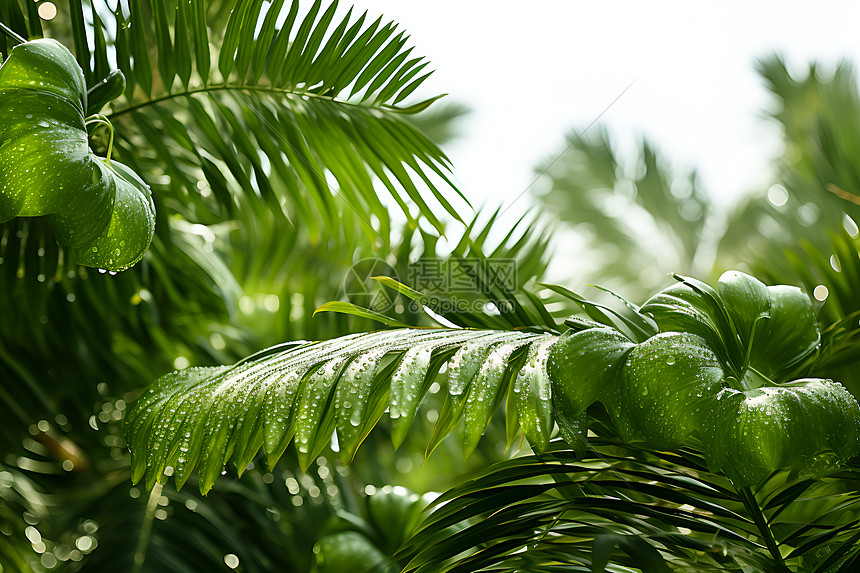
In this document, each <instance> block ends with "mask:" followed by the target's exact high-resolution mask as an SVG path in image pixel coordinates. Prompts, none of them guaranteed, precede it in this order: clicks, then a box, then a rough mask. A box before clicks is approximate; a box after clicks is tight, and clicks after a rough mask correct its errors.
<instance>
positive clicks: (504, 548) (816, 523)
mask: <svg viewBox="0 0 860 573" xmlns="http://www.w3.org/2000/svg"><path fill="white" fill-rule="evenodd" d="M595 415H596V417H598V418H601V417H604V418H605V413H603V414H602V415H601V414H600V413H599V412H595ZM592 429H593V431H595V432H597V433H598V436H597V437H592V438H590V439H589V447H588V450H587V451H586V452H584V453H582V454H576V453H574V452H571V451H569V450H566V449H565V448H564V445H563V444H561V443H558V444H556V443H554V444H553V445H551V446H550V448H549V449H548V451H546V452H545V453H543V454H540V455H536V456H523V457H518V458H514V459H510V460H505V461H502V462H499V463H497V464H496V465H494V466H493V467H492V468H490V469H489V470H488V471H487V472H486V473H485V474H483V475H481V476H479V477H477V478H475V479H472V480H469V481H467V482H464V483H463V484H461V485H458V486H456V487H455V488H453V489H451V490H450V491H448V492H446V493H445V494H443V495H442V496H441V497H439V498H438V499H437V500H436V501H435V502H434V503H433V504H431V507H430V510H431V511H430V512H428V513H427V514H426V516H425V519H424V521H423V523H422V524H421V526H420V529H419V530H418V531H417V532H416V533H415V535H414V536H413V537H412V538H411V539H408V540H407V541H406V543H405V544H404V546H403V547H402V548H401V549H400V551H399V552H398V557H400V558H401V559H402V560H408V561H409V564H408V565H407V567H406V568H405V569H404V570H407V571H416V572H420V571H433V572H439V571H446V572H447V571H467V570H468V571H510V570H527V571H537V572H544V571H546V572H550V571H561V570H564V571H579V570H581V571H604V570H607V571H629V570H631V569H632V570H636V571H640V570H641V571H648V572H650V571H675V570H680V571H736V572H741V571H747V570H750V568H752V569H754V570H756V571H785V570H786V569H784V568H781V567H782V566H781V565H780V563H779V562H778V561H775V560H774V559H773V556H772V555H770V554H769V553H768V550H767V548H766V547H765V545H766V544H765V542H764V538H765V536H768V535H773V536H774V537H775V539H776V543H778V544H779V546H780V547H781V549H782V551H783V553H784V554H785V555H788V559H787V564H788V565H790V566H791V567H795V566H797V564H799V563H801V562H802V563H803V564H804V567H806V568H805V569H797V570H804V571H810V572H812V571H815V572H823V571H828V570H833V571H837V570H838V571H850V570H851V569H850V566H851V565H850V562H851V561H852V560H855V559H857V556H858V554H860V547H858V546H856V545H855V544H854V540H855V539H856V536H857V535H858V531H860V530H858V523H857V522H856V521H855V520H854V517H853V516H854V515H856V511H857V508H858V503H860V498H858V497H857V495H856V493H846V492H847V491H848V490H852V489H853V486H852V485H851V480H853V479H856V474H857V472H856V469H854V468H852V469H848V470H845V471H843V472H840V473H837V474H833V475H831V476H828V477H825V478H823V479H820V480H797V479H791V478H790V477H789V476H787V475H785V474H776V475H775V476H774V477H772V478H771V479H770V480H768V481H767V482H765V483H764V484H762V485H761V487H760V488H759V489H758V491H757V492H756V493H755V495H753V496H752V497H747V498H746V499H745V496H744V495H743V494H742V492H739V491H737V490H735V489H734V488H733V486H732V485H731V483H730V482H729V481H728V480H727V479H726V478H725V477H723V476H720V475H717V474H714V473H712V472H710V471H708V470H707V468H706V467H704V466H703V465H702V464H701V463H698V462H701V461H702V458H701V452H699V451H697V450H695V449H692V448H689V449H685V450H684V451H683V452H680V455H676V454H666V453H659V452H649V451H647V450H644V449H640V448H638V447H637V446H636V445H634V444H626V443H623V442H621V441H619V440H618V439H617V438H616V437H613V436H612V432H611V431H610V432H608V433H605V430H606V428H605V427H604V426H602V425H601V424H596V425H595V426H593V428H592ZM819 504H821V505H828V506H830V505H832V506H833V507H834V508H835V507H839V511H840V513H836V514H834V513H829V514H823V513H817V512H819V511H820V506H819ZM810 511H811V512H812V513H815V514H816V515H811V514H810V513H809V512H810ZM753 513H761V514H762V515H763V516H764V519H765V520H766V522H767V526H765V529H766V530H768V531H763V530H761V529H759V524H758V523H757V522H756V520H755V519H754V518H753ZM517 523H520V524H522V523H528V524H529V526H528V527H524V526H521V527H516V525H515V524H517ZM807 523H809V524H811V525H806V524H807ZM825 524H828V525H825ZM524 548H528V551H523V549H524ZM607 562H611V563H612V565H610V566H609V567H608V568H606V569H605V567H606V564H607ZM846 563H847V565H844V566H843V568H842V569H839V568H838V567H837V568H834V569H831V568H832V567H833V566H834V565H836V566H838V565H840V564H846ZM622 567H626V568H628V569H624V568H622ZM791 570H795V569H794V568H792V569H791Z"/></svg>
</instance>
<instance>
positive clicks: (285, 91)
mask: <svg viewBox="0 0 860 573" xmlns="http://www.w3.org/2000/svg"><path fill="white" fill-rule="evenodd" d="M218 91H238V92H263V93H273V94H281V95H286V96H288V95H292V96H297V97H309V98H316V99H325V100H329V101H333V102H336V103H339V104H343V105H350V106H354V107H364V108H365V109H374V108H373V107H367V106H363V105H361V104H358V103H353V102H349V101H345V100H340V99H336V98H334V97H332V96H327V95H322V94H318V93H315V92H312V91H309V90H301V89H296V88H278V87H275V86H257V85H241V84H237V85H230V84H215V85H207V86H205V87H201V88H194V89H187V90H185V91H181V92H175V93H169V94H165V95H163V96H159V97H157V98H153V99H149V100H146V101H143V102H140V103H137V104H134V105H130V106H128V107H126V108H122V109H118V110H116V111H114V112H113V113H111V114H110V117H119V116H121V115H124V114H126V113H131V112H134V111H137V110H139V109H142V108H145V107H148V106H150V105H155V104H157V103H161V102H163V101H167V100H171V99H174V98H178V97H190V96H193V95H195V94H205V93H211V92H218Z"/></svg>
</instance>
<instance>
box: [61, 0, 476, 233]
mask: <svg viewBox="0 0 860 573" xmlns="http://www.w3.org/2000/svg"><path fill="white" fill-rule="evenodd" d="M285 4H287V3H285V2H284V1H283V0H280V1H276V2H272V3H264V2H260V1H256V0H237V1H235V2H230V3H227V4H226V5H225V6H224V8H225V9H226V10H227V12H228V13H229V14H230V16H229V19H228V21H227V23H226V31H224V32H223V34H222V32H221V31H219V30H218V29H217V28H216V27H213V22H212V21H211V19H213V18H214V16H212V15H210V13H208V11H207V8H206V3H205V2H200V1H194V2H180V1H177V0H166V1H165V0H157V1H153V2H150V1H148V0H132V1H131V2H130V3H129V4H128V12H126V11H125V5H124V4H123V5H119V6H118V7H117V8H116V10H112V9H111V4H109V3H107V2H103V1H102V0H95V1H94V2H93V3H92V10H91V11H90V13H89V14H85V11H78V13H77V14H72V15H71V16H72V17H74V18H75V20H74V22H73V24H74V28H75V30H78V32H77V33H76V34H75V41H76V45H77V46H78V49H79V52H78V53H79V58H81V60H82V61H80V63H81V65H82V66H83V67H84V69H85V72H86V76H87V78H88V80H89V82H91V86H96V84H98V82H100V81H101V80H102V79H103V78H105V77H106V76H107V75H108V71H109V70H110V62H111V61H113V60H114V59H115V61H116V65H117V66H118V67H119V69H120V70H121V71H122V73H123V74H124V76H125V80H126V84H125V91H124V92H123V95H122V96H120V97H119V98H118V99H115V100H114V101H112V102H110V103H109V104H108V106H109V109H107V110H105V112H106V115H107V116H108V117H109V118H110V119H111V121H113V122H114V124H115V125H116V127H117V135H118V140H117V148H116V151H117V156H118V158H122V159H124V160H129V161H130V160H131V159H134V160H135V161H136V163H137V164H138V165H136V167H137V168H140V169H142V170H144V171H146V172H147V173H153V172H154V173H159V172H160V173H163V175H164V176H166V177H168V178H169V180H170V181H171V189H170V193H171V194H172V195H174V196H175V197H176V198H177V199H180V200H181V201H182V202H185V203H187V206H186V209H185V210H184V213H185V214H190V213H194V215H195V217H197V218H200V217H203V218H205V217H207V216H208V217H212V216H216V217H225V216H227V217H230V216H232V215H233V213H234V212H235V211H236V210H238V209H239V208H244V207H245V206H247V204H248V202H255V201H262V202H263V203H264V204H266V205H268V206H269V207H270V208H271V209H273V210H275V211H279V212H280V211H283V212H285V213H286V214H287V216H288V217H291V218H293V217H296V218H302V219H305V220H309V219H319V220H320V221H321V223H322V224H323V225H324V227H322V228H324V229H332V228H336V227H337V212H336V208H335V201H334V198H335V195H339V196H340V197H341V198H342V200H344V201H345V202H346V203H347V204H349V205H350V206H351V207H352V208H353V209H355V210H356V211H357V212H363V213H369V214H373V215H374V216H376V217H378V218H379V219H380V225H381V226H380V227H379V228H375V227H374V225H372V224H371V223H370V221H369V220H368V221H366V225H365V227H366V228H365V231H366V232H367V233H369V234H370V235H375V234H376V232H381V233H382V234H383V235H386V234H387V233H386V229H387V226H386V225H387V221H388V211H387V208H386V207H385V206H384V204H383V203H382V202H381V201H380V199H379V197H378V193H379V191H380V189H385V190H387V192H388V193H390V195H391V196H392V197H393V199H394V200H395V202H396V203H397V204H398V205H399V206H400V207H401V208H402V210H403V212H404V213H405V214H406V216H407V217H412V214H411V211H410V209H409V207H408V204H409V203H414V204H415V205H417V207H418V209H419V212H420V214H421V215H422V216H424V217H425V218H427V219H428V220H429V221H430V222H431V223H433V224H434V225H435V226H436V228H437V229H438V230H441V229H442V223H441V221H440V219H439V218H438V217H437V216H436V215H435V214H434V211H436V207H434V206H433V205H432V204H428V203H427V202H426V201H425V198H424V197H426V195H425V194H423V193H422V191H423V190H427V191H429V192H430V195H431V196H432V197H433V198H434V200H435V201H436V202H437V204H438V205H441V207H442V208H443V210H444V211H446V212H447V213H448V215H450V216H451V217H453V218H454V219H459V215H458V214H457V211H456V209H455V208H454V207H453V206H452V205H451V203H449V199H448V193H447V191H446V192H443V191H442V189H443V188H447V189H448V190H451V189H454V187H453V185H451V184H450V180H449V178H448V174H449V169H450V163H449V161H448V159H447V157H446V156H445V155H444V153H443V152H442V151H441V150H440V149H439V148H438V147H437V146H436V145H435V144H434V143H432V142H431V141H430V140H428V139H427V138H426V137H425V136H424V135H422V134H421V132H419V131H418V130H417V129H415V128H414V127H413V126H412V125H411V124H410V123H409V122H408V121H406V120H405V119H404V118H403V114H411V113H417V112H418V111H421V110H422V109H424V108H426V107H427V106H428V105H429V104H430V103H432V101H433V100H435V99H436V98H430V99H429V100H425V101H423V102H419V103H416V104H413V105H410V106H407V107H403V106H402V105H401V103H402V102H403V101H404V100H405V99H406V98H408V97H409V96H410V95H411V94H412V93H413V92H414V91H415V90H416V89H418V88H419V86H421V84H422V83H423V82H424V80H425V79H426V78H427V76H428V75H429V73H426V66H427V62H425V61H424V59H423V58H420V57H410V56H411V52H412V49H411V48H407V47H406V42H407V37H405V36H404V34H403V32H398V30H397V26H396V25H395V24H393V23H387V24H385V23H383V22H382V20H381V19H377V20H375V21H373V22H369V21H368V18H367V14H366V13H365V14H364V15H361V16H359V17H357V18H356V17H354V16H353V13H352V10H349V11H348V12H347V13H346V14H345V15H343V14H341V11H340V10H339V8H338V6H339V5H338V2H337V1H335V2H332V3H330V4H328V5H326V6H324V5H323V3H322V2H320V1H316V2H314V3H313V4H312V5H310V6H309V8H308V10H307V12H306V13H304V10H300V4H299V2H290V3H288V5H285ZM300 11H301V12H302V13H303V14H302V15H300ZM148 15H151V16H152V17H151V18H148V17H147V16H148ZM86 28H89V29H90V31H91V32H92V35H93V36H94V38H95V42H96V45H97V47H99V46H100V47H101V49H100V50H99V49H97V50H95V52H94V54H93V56H92V61H90V59H89V55H90V51H89V49H88V48H87V47H86V34H85V33H84V32H83V30H85V29H86ZM222 36H223V40H222V39H221V38H222ZM82 44H83V47H82ZM90 111H91V112H95V111H98V110H95V109H93V110H90ZM142 144H146V145H148V146H151V147H152V149H153V152H152V154H141V153H139V150H140V149H141V145H142ZM261 152H262V153H261ZM413 179H417V180H420V181H422V182H423V185H424V186H425V187H424V188H423V189H422V188H421V187H419V186H417V185H416V184H414V183H413V182H412V181H413ZM200 181H205V186H204V185H203V184H198V182H200ZM375 181H376V182H377V183H378V184H377V183H375ZM380 185H381V187H380ZM319 232H320V230H319V229H318V233H319Z"/></svg>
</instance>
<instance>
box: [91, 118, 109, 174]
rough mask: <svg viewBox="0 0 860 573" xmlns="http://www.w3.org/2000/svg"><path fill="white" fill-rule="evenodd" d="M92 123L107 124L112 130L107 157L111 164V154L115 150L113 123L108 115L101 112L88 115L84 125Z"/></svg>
mask: <svg viewBox="0 0 860 573" xmlns="http://www.w3.org/2000/svg"><path fill="white" fill-rule="evenodd" d="M91 123H98V124H100V125H104V126H107V128H108V131H110V138H109V139H108V148H107V157H106V158H105V159H107V163H108V165H110V156H111V153H112V152H113V124H112V123H111V122H110V120H109V119H108V118H107V117H105V116H104V115H102V114H100V113H97V114H95V115H91V116H90V117H88V118H87V120H86V121H85V122H84V125H90V124H91Z"/></svg>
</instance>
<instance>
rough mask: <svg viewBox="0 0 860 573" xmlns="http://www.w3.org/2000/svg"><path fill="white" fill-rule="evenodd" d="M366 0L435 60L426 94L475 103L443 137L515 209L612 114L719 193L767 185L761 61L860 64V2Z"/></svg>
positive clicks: (474, 181)
mask: <svg viewBox="0 0 860 573" xmlns="http://www.w3.org/2000/svg"><path fill="white" fill-rule="evenodd" d="M355 3H356V8H358V9H364V8H366V9H369V10H370V13H371V15H378V14H380V13H381V14H384V15H385V16H386V17H387V18H388V19H392V20H394V21H396V22H399V23H400V24H401V26H402V28H403V29H405V30H406V31H407V32H408V33H410V34H411V36H412V42H413V43H414V45H415V46H416V49H415V53H416V54H419V55H424V56H426V57H427V58H428V59H429V60H430V61H431V63H432V65H433V67H434V68H435V69H436V73H435V74H434V75H433V76H431V78H430V79H429V80H428V82H427V84H425V85H426V93H427V94H428V95H433V94H436V93H442V92H448V93H449V94H450V98H451V100H456V101H460V102H463V103H465V104H467V105H469V106H471V107H472V108H473V110H474V112H473V114H472V115H471V116H470V117H469V118H468V120H467V121H465V122H464V123H463V124H462V133H463V136H462V138H461V139H459V140H458V141H456V142H454V143H453V144H449V145H448V146H447V147H446V151H447V152H448V154H449V156H450V157H451V159H452V161H453V162H454V166H455V168H456V175H457V178H458V180H459V182H460V184H461V189H462V190H463V191H464V193H465V194H466V195H467V196H468V197H469V198H470V200H471V202H472V203H473V205H481V204H486V205H487V206H496V205H498V204H499V203H500V202H504V204H505V205H509V204H513V205H514V206H513V207H512V208H511V212H512V213H517V214H521V213H522V212H523V211H524V209H525V208H526V207H528V205H529V204H530V202H529V200H528V197H522V198H519V197H521V195H522V194H523V192H524V191H525V190H526V189H527V188H528V187H529V185H530V184H531V182H532V181H533V179H534V177H535V173H534V167H535V166H536V165H537V164H538V163H540V162H541V161H543V160H546V159H548V158H551V157H552V156H553V154H557V153H559V152H561V150H562V149H563V148H564V135H565V133H567V132H569V131H570V130H571V129H573V128H577V129H582V128H584V127H585V126H587V125H588V124H590V123H591V122H592V121H594V120H595V119H596V118H597V117H598V116H601V114H603V115H602V118H601V121H603V122H605V123H607V124H608V125H609V126H610V129H611V131H612V133H613V135H615V136H616V137H617V138H618V139H619V140H621V141H622V142H623V141H624V140H625V139H626V140H627V141H628V142H632V141H634V138H635V137H637V136H639V135H642V134H645V135H647V136H648V137H649V138H651V140H652V141H654V142H655V143H656V144H657V146H658V147H659V148H660V149H661V150H662V151H663V152H664V153H663V154H664V156H666V157H668V158H671V159H672V160H673V162H675V163H676V164H677V165H678V166H680V167H696V168H698V169H699V174H700V181H701V183H702V184H703V186H704V187H705V188H706V189H707V190H709V191H710V192H711V193H712V194H713V195H715V196H716V197H718V199H717V200H718V201H719V202H720V203H721V204H724V205H725V204H729V203H731V202H732V199H734V198H736V197H738V196H739V195H741V194H742V193H744V192H748V191H752V190H762V189H766V188H767V187H768V186H769V185H770V184H771V183H772V182H771V181H770V180H769V179H770V176H771V175H770V171H769V166H770V165H771V160H772V158H773V157H774V155H775V153H777V152H778V150H779V133H778V131H777V130H776V128H775V127H774V125H773V124H770V123H768V122H767V121H766V120H764V119H762V110H763V109H765V108H766V106H768V105H770V104H771V99H770V98H769V95H768V93H767V91H766V89H765V88H764V86H763V84H762V82H761V81H760V80H759V78H758V76H757V74H756V73H755V71H754V62H755V60H756V58H757V57H760V56H763V55H765V54H768V53H771V52H773V51H775V50H776V51H780V52H782V53H783V54H785V55H786V56H787V58H788V61H789V64H791V65H792V66H793V67H796V69H799V70H803V69H804V68H805V65H806V62H808V61H809V60H811V59H817V60H820V61H822V62H824V63H826V64H833V63H835V62H836V61H838V59H839V58H843V57H848V58H850V59H852V60H853V61H856V62H860V42H857V30H856V27H857V23H858V22H860V3H858V2H847V1H841V2H835V1H823V2H822V1H819V2H815V3H812V2H796V1H794V2H793V1H780V2H770V1H765V2H743V3H742V2H732V1H725V0H724V1H721V2H689V1H684V2H681V1H659V0H657V1H655V0H649V1H647V2H642V1H638V0H630V1H622V0H609V1H607V0H603V1H600V2H579V1H572V0H529V1H528V2H526V1H523V0H521V1H511V0H493V1H487V0H459V1H454V0H435V1H434V2H432V3H430V4H427V3H426V2H406V1H403V0H355ZM632 82H635V83H633V85H632V86H631V87H630V89H629V90H628V91H627V92H626V93H625V94H624V95H622V96H621V97H620V98H618V96H619V94H621V93H622V92H623V91H624V89H625V88H627V87H628V86H630V84H631V83H632ZM616 98H618V100H617V102H616V103H615V104H613V105H611V106H610V104H611V102H612V101H613V100H615V99H616ZM607 106H610V107H609V109H608V110H607V109H606V108H607ZM604 110H606V111H605V113H603V112H604ZM518 198H519V199H518Z"/></svg>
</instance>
